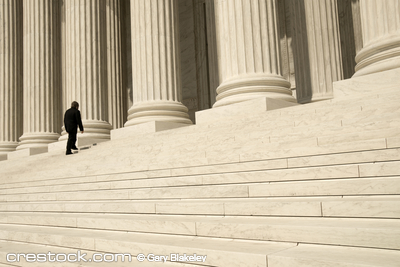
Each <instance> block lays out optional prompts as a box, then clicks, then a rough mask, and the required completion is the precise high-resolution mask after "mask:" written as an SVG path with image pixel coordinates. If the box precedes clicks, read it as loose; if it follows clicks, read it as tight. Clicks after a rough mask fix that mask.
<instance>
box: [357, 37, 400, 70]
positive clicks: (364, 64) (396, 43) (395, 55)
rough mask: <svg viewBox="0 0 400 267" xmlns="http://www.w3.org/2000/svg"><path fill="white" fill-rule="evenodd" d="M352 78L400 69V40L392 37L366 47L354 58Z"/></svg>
mask: <svg viewBox="0 0 400 267" xmlns="http://www.w3.org/2000/svg"><path fill="white" fill-rule="evenodd" d="M356 62H357V65H356V68H355V71H356V73H355V74H354V75H353V77H359V76H363V75H367V74H372V73H377V72H381V71H387V70H391V69H396V68H400V38H399V37H393V38H391V39H389V40H386V39H385V40H383V41H380V42H376V43H374V44H371V45H368V46H366V47H364V48H363V49H361V51H360V52H359V53H358V54H357V56H356Z"/></svg>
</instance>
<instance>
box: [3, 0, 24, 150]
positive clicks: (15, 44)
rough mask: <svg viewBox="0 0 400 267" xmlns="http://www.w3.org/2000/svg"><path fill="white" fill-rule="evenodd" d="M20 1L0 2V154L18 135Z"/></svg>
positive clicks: (20, 123) (19, 103)
mask: <svg viewBox="0 0 400 267" xmlns="http://www.w3.org/2000/svg"><path fill="white" fill-rule="evenodd" d="M22 94H23V89H22V0H0V103H1V104H0V155H4V154H7V153H8V152H11V151H14V150H15V148H16V147H17V145H18V138H19V137H20V136H21V134H22V129H23V128H22V108H23V101H22Z"/></svg>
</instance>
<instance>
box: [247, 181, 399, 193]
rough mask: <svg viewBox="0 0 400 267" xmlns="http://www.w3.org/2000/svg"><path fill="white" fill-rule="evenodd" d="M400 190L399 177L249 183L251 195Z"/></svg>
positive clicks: (389, 191) (396, 191) (395, 191)
mask: <svg viewBox="0 0 400 267" xmlns="http://www.w3.org/2000/svg"><path fill="white" fill-rule="evenodd" d="M399 190H400V179H399V177H391V178H371V179H366V178H364V179H339V180H326V181H304V182H286V183H274V184H254V185H249V196H250V197H265V196H344V195H350V196H354V195H396V194H398V192H399Z"/></svg>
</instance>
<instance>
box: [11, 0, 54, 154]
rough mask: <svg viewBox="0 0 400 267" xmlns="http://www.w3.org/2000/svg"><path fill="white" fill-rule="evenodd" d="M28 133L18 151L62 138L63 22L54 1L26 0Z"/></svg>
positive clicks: (23, 137) (45, 144) (26, 132)
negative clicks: (60, 132)
mask: <svg viewBox="0 0 400 267" xmlns="http://www.w3.org/2000/svg"><path fill="white" fill-rule="evenodd" d="M23 5H24V134H23V135H22V136H21V138H20V139H21V143H20V145H19V146H18V148H17V149H24V148H29V147H47V144H49V143H52V142H56V141H57V140H58V138H59V137H60V134H59V133H58V131H59V130H60V127H61V121H60V118H61V114H62V111H61V108H60V96H61V60H60V59H61V43H60V42H61V39H60V38H61V35H60V30H61V28H60V27H61V24H60V23H61V21H60V5H59V2H58V1H54V0H24V4H23Z"/></svg>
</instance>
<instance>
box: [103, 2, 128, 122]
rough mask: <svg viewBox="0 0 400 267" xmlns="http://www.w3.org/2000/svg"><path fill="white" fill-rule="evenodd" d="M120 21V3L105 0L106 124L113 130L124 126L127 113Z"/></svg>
mask: <svg viewBox="0 0 400 267" xmlns="http://www.w3.org/2000/svg"><path fill="white" fill-rule="evenodd" d="M122 20H123V17H122V15H121V1H120V0H106V29H107V76H108V79H107V81H108V84H107V92H108V122H109V123H110V124H111V125H112V127H113V129H118V128H121V127H123V126H124V120H125V118H126V113H127V106H126V91H125V90H124V89H125V86H124V83H123V81H124V80H123V76H122V75H123V72H122V54H121V52H122V36H121V35H122V30H121V29H122V25H121V24H122V23H123V21H122Z"/></svg>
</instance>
